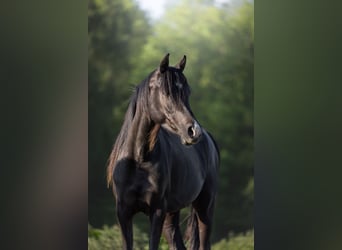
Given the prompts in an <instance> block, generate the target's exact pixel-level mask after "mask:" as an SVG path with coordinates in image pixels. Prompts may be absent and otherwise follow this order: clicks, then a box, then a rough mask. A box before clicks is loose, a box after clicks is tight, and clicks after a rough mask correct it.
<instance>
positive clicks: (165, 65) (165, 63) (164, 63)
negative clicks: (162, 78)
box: [159, 53, 170, 73]
mask: <svg viewBox="0 0 342 250" xmlns="http://www.w3.org/2000/svg"><path fill="white" fill-rule="evenodd" d="M169 56H170V53H167V54H166V55H165V56H164V58H163V60H161V62H160V65H159V71H160V73H164V72H165V71H166V70H167V68H168V67H169Z"/></svg>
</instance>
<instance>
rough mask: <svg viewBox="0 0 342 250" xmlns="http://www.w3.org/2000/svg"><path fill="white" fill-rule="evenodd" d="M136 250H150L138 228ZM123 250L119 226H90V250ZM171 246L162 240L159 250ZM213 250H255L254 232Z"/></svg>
mask: <svg viewBox="0 0 342 250" xmlns="http://www.w3.org/2000/svg"><path fill="white" fill-rule="evenodd" d="M133 235H134V237H133V239H134V243H133V245H134V249H137V250H147V249H148V235H147V234H146V233H144V232H142V231H141V230H139V228H138V227H136V226H134V228H133ZM112 249H122V238H121V232H120V229H119V227H118V226H117V225H114V226H112V227H108V226H104V227H103V228H102V229H96V228H93V227H91V226H90V225H88V250H112ZM168 249H169V246H168V244H167V242H166V240H165V238H163V237H162V238H161V240H160V244H159V250H168ZM212 249H213V250H227V249H229V250H253V249H254V230H250V231H248V232H246V233H245V234H237V235H234V234H230V235H229V236H228V237H226V238H224V239H222V240H221V241H219V242H217V243H215V244H213V245H212Z"/></svg>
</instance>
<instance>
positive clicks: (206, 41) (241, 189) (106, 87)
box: [88, 0, 254, 249]
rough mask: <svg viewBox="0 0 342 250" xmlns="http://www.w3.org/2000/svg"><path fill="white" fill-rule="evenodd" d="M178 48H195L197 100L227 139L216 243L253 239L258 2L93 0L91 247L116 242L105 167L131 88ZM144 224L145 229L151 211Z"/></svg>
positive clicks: (140, 220)
mask: <svg viewBox="0 0 342 250" xmlns="http://www.w3.org/2000/svg"><path fill="white" fill-rule="evenodd" d="M168 52H169V53H170V54H171V55H170V63H171V64H175V63H177V62H178V61H179V60H180V59H181V57H182V56H183V55H184V54H185V55H187V58H188V60H187V66H186V68H185V71H184V74H185V75H186V77H187V78H188V82H189V84H190V86H191V89H192V94H191V97H190V104H191V107H192V110H193V112H194V114H195V115H196V117H197V119H198V120H199V122H200V123H201V124H202V125H203V126H204V127H205V128H206V129H207V130H208V131H210V132H211V133H212V134H213V136H214V138H215V139H216V141H217V143H218V145H219V147H220V152H221V166H220V171H219V192H218V196H217V202H216V209H215V219H214V231H213V235H212V242H213V245H215V247H216V249H226V247H227V246H228V245H227V244H233V245H234V240H235V241H236V240H237V241H239V242H242V243H241V244H242V245H241V244H240V245H239V244H237V245H236V246H235V247H231V246H230V249H253V239H254V236H253V228H254V224H253V207H254V173H253V162H254V157H253V151H254V150H253V131H254V129H253V92H254V87H253V83H254V82H253V81H254V2H253V1H243V0H231V1H226V2H225V1H219V2H216V1H210V0H209V1H208V0H178V1H173V2H172V3H168V4H167V8H166V10H165V12H164V13H163V14H162V16H160V17H159V18H158V19H151V18H150V17H149V16H148V13H146V12H145V11H143V10H142V9H141V8H140V7H139V5H138V4H137V3H136V2H135V1H133V0H90V1H89V5H88V81H89V89H88V95H89V96H88V101H89V104H88V105H89V148H88V150H89V159H88V160H89V172H88V175H89V177H88V178H89V187H88V188H89V196H88V197H89V200H88V209H89V211H88V223H89V235H88V237H89V238H88V243H89V248H90V249H106V248H105V247H104V245H105V243H103V242H107V241H108V242H111V241H110V237H114V236H113V235H114V231H115V230H116V229H115V227H116V226H115V224H116V216H115V201H114V197H113V195H112V193H111V190H110V189H107V187H106V180H105V168H106V162H107V159H108V156H109V154H110V151H111V149H112V145H113V143H114V141H115V138H116V135H117V134H118V132H119V129H120V127H121V124H122V121H123V116H124V114H125V111H126V108H127V104H128V99H129V96H130V95H131V93H132V89H133V88H134V86H136V85H137V84H139V83H140V81H142V80H143V79H144V78H145V77H146V76H147V75H148V73H150V72H151V71H152V70H154V69H155V68H156V67H157V66H158V64H159V62H160V60H161V58H162V57H163V56H164V55H165V54H166V53H168ZM186 214H187V210H185V211H184V212H183V214H182V216H183V217H185V216H186ZM135 226H136V230H138V232H140V233H138V234H139V235H140V238H144V237H145V236H144V234H146V233H148V219H147V217H144V216H137V218H136V220H135ZM112 227H114V229H113V228H112ZM108 230H109V231H112V232H113V235H112V236H110V234H106V232H107V231H108ZM103 235H108V237H109V238H108V237H105V240H103V237H104V236H103ZM94 241H97V243H94ZM228 241H230V243H228ZM91 242H93V243H91ZM99 242H102V243H103V244H104V245H103V244H102V243H99ZM232 242H233V243H232ZM245 243H246V244H245ZM96 244H100V245H101V244H102V245H101V246H100V245H96ZM225 244H226V245H225ZM239 246H240V247H239ZM244 246H245V247H244Z"/></svg>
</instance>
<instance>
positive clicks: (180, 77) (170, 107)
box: [148, 54, 202, 145]
mask: <svg viewBox="0 0 342 250" xmlns="http://www.w3.org/2000/svg"><path fill="white" fill-rule="evenodd" d="M185 63H186V57H185V56H184V58H183V59H182V60H181V61H180V62H179V63H178V64H177V65H176V66H175V67H169V54H167V55H166V56H165V58H164V59H163V60H162V61H161V63H160V66H159V68H158V69H157V70H156V71H155V72H154V73H153V75H152V76H151V78H150V82H149V102H148V103H149V110H150V117H151V119H152V120H153V121H154V122H155V123H158V124H161V125H162V126H163V127H164V128H166V129H167V130H169V131H171V132H172V133H176V134H178V135H179V136H180V138H181V141H182V143H183V144H186V145H191V144H195V143H197V142H198V141H199V139H200V137H201V135H202V129H201V127H200V125H199V124H198V122H197V121H196V120H195V118H194V116H193V113H192V111H191V109H190V105H189V95H190V89H189V85H188V83H187V80H186V78H185V76H184V74H183V69H184V67H185Z"/></svg>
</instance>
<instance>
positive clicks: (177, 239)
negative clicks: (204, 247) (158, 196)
mask: <svg viewBox="0 0 342 250" xmlns="http://www.w3.org/2000/svg"><path fill="white" fill-rule="evenodd" d="M163 232H164V236H165V238H166V240H167V242H168V244H169V247H170V250H186V248H185V246H184V242H183V239H182V235H181V231H180V228H179V211H177V212H174V213H167V214H166V218H165V221H164V226H163Z"/></svg>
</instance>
